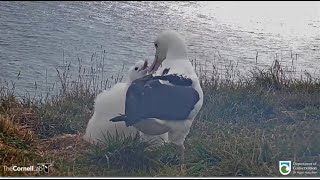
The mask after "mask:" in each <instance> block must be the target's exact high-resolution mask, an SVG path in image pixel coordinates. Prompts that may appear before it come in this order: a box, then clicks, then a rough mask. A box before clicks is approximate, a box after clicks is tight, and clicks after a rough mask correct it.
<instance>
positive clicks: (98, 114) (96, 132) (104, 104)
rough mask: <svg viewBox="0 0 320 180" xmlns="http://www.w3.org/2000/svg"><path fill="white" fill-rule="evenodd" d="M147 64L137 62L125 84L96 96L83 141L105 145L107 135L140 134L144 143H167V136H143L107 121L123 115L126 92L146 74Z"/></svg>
mask: <svg viewBox="0 0 320 180" xmlns="http://www.w3.org/2000/svg"><path fill="white" fill-rule="evenodd" d="M147 67H148V62H147V61H138V62H137V63H136V64H135V65H134V66H133V67H131V68H130V69H129V72H128V80H127V82H123V83H117V84H115V85H114V86H113V87H112V88H111V89H109V90H104V91H103V92H101V93H100V94H98V95H97V97H96V99H95V104H94V113H93V116H92V117H91V119H90V120H89V122H88V125H87V128H86V132H85V134H84V136H83V138H84V140H86V141H87V142H90V143H92V144H98V143H100V142H104V143H105V138H107V136H108V135H111V136H112V137H114V136H116V134H118V135H124V136H125V137H127V136H135V135H136V133H139V134H140V138H141V139H142V140H145V141H153V142H154V143H158V144H162V143H164V142H167V141H168V134H167V133H165V134H162V135H159V136H158V135H145V134H143V133H141V132H139V131H138V130H137V129H136V128H134V127H127V126H126V125H125V123H124V122H111V121H107V120H109V119H110V118H112V117H114V116H116V115H118V114H119V113H124V110H125V109H124V108H125V96H126V91H127V89H128V87H129V85H130V84H131V82H132V81H133V80H136V79H138V78H141V77H143V76H145V75H146V74H147V71H148V69H147Z"/></svg>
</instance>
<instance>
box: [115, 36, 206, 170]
mask: <svg viewBox="0 0 320 180" xmlns="http://www.w3.org/2000/svg"><path fill="white" fill-rule="evenodd" d="M154 45H155V48H156V54H155V59H154V61H153V64H152V65H151V66H150V69H149V72H150V75H148V76H145V77H143V78H140V79H137V80H135V81H133V82H132V84H131V85H130V86H129V88H128V91H127V94H126V104H125V114H124V115H120V116H117V117H114V118H112V119H111V121H114V122H116V121H125V123H126V125H127V126H134V127H136V128H137V129H138V130H140V131H141V132H143V133H145V134H149V135H159V134H163V133H166V132H168V136H169V141H170V142H172V143H174V144H175V145H177V148H178V150H179V152H180V153H181V159H182V164H183V163H184V149H185V148H184V141H185V138H186V136H187V135H188V133H189V131H190V127H191V125H192V122H193V120H194V118H195V116H196V115H197V114H198V112H199V110H200V109H201V107H202V104H203V92H202V89H201V86H200V83H199V79H198V77H197V74H196V73H195V71H194V68H193V66H192V64H191V62H190V61H189V59H188V55H187V47H186V45H185V43H184V40H183V39H182V38H181V37H180V36H179V34H178V33H176V32H175V31H164V32H162V33H160V34H159V35H158V37H157V38H156V40H155V42H154ZM182 171H184V166H182ZM182 173H184V172H182Z"/></svg>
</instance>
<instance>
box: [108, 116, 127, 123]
mask: <svg viewBox="0 0 320 180" xmlns="http://www.w3.org/2000/svg"><path fill="white" fill-rule="evenodd" d="M126 120H127V116H126V115H120V116H116V117H114V118H112V119H110V121H111V122H118V121H126Z"/></svg>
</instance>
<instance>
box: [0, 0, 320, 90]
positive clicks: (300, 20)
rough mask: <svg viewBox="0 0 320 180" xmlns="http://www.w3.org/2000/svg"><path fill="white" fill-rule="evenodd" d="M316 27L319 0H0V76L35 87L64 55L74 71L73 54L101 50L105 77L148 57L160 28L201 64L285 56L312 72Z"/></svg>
mask: <svg viewBox="0 0 320 180" xmlns="http://www.w3.org/2000/svg"><path fill="white" fill-rule="evenodd" d="M319 27H320V3H319V2H64V1H62V2H51V1H50V2H0V79H1V80H4V79H6V80H14V81H16V86H17V89H18V91H24V90H25V89H32V88H34V82H35V81H37V84H38V88H40V89H41V88H42V89H43V88H44V87H43V86H44V84H46V82H47V83H48V82H50V83H51V82H55V81H57V76H56V73H57V71H56V68H59V67H61V65H62V64H63V63H64V62H69V63H71V68H73V69H75V70H74V73H75V71H76V70H77V67H78V61H79V60H80V61H81V62H82V64H83V65H84V66H88V67H89V66H90V64H91V63H92V62H91V59H96V60H98V59H100V60H101V59H102V57H104V71H105V76H106V77H111V76H112V75H115V74H116V73H117V72H118V71H119V70H120V69H121V67H122V66H123V65H125V66H124V67H125V70H127V69H128V67H129V66H130V65H132V64H134V63H135V61H137V60H142V59H149V60H150V61H151V60H153V56H154V47H153V40H154V38H155V37H156V35H157V34H158V33H159V32H161V31H162V30H164V29H175V30H177V31H179V32H180V33H181V34H183V36H184V38H185V39H186V42H187V45H188V48H189V56H190V57H189V58H190V59H194V58H196V59H197V60H198V62H201V63H203V64H205V63H206V62H207V63H208V62H213V63H214V64H215V65H216V66H219V67H221V68H223V66H224V65H227V64H229V63H230V61H231V62H234V63H238V68H239V69H240V70H241V71H242V72H243V73H245V72H247V71H248V69H250V68H251V67H253V66H259V67H266V66H267V65H270V64H271V62H272V61H274V60H275V59H276V58H277V59H278V60H279V61H280V62H281V63H282V64H285V65H288V66H291V63H292V59H293V60H294V61H293V62H294V64H295V66H296V68H297V71H300V72H303V71H304V70H307V71H309V72H310V73H311V74H319V70H318V69H319V67H320V65H319V64H320V48H319V44H320V28H319ZM257 52H258V62H257V64H256V55H257ZM94 53H95V55H94V57H92V55H93V54H94ZM19 72H20V79H19V80H17V78H16V76H17V75H18V73H19Z"/></svg>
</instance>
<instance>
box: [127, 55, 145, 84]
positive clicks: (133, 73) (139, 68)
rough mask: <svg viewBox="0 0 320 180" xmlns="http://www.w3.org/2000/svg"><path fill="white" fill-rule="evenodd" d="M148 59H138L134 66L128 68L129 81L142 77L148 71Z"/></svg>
mask: <svg viewBox="0 0 320 180" xmlns="http://www.w3.org/2000/svg"><path fill="white" fill-rule="evenodd" d="M147 67H148V61H147V60H144V61H138V62H137V63H136V64H135V65H134V66H132V67H131V68H130V69H129V81H130V82H131V81H134V80H136V79H139V78H142V77H143V76H145V75H146V74H147V72H148V68H147Z"/></svg>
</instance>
